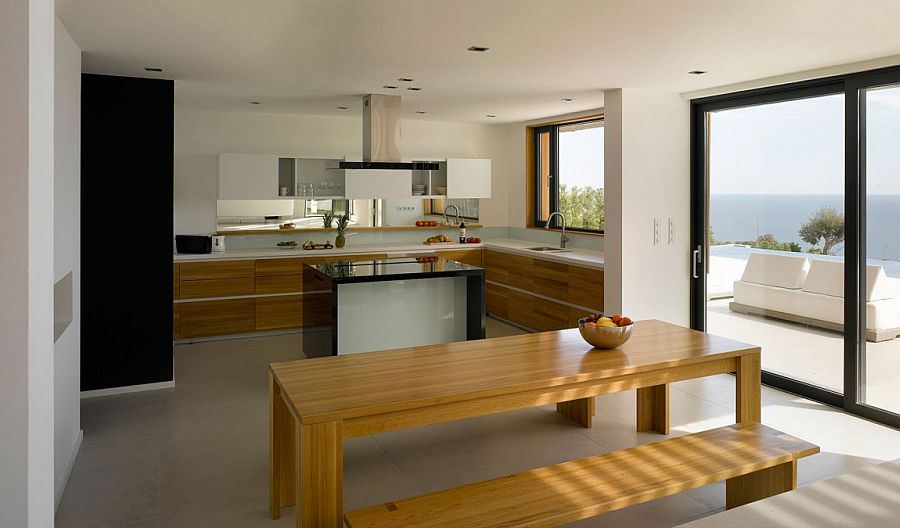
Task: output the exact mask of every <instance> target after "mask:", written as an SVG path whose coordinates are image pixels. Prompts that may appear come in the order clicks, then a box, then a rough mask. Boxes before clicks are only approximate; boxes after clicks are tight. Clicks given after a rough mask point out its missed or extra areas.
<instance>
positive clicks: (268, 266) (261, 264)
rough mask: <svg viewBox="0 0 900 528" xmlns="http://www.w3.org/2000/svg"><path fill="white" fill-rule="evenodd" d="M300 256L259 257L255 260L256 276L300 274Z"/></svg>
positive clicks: (301, 269)
mask: <svg viewBox="0 0 900 528" xmlns="http://www.w3.org/2000/svg"><path fill="white" fill-rule="evenodd" d="M303 260H304V259H301V258H278V259H260V260H257V261H256V276H257V277H263V276H265V277H268V276H277V275H300V274H302V273H303V266H304V265H305V264H304V262H303Z"/></svg>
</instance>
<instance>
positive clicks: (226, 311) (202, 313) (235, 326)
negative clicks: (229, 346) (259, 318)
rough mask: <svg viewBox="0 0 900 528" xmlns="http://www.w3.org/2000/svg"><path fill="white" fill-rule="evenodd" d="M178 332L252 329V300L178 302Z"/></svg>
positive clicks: (192, 334)
mask: <svg viewBox="0 0 900 528" xmlns="http://www.w3.org/2000/svg"><path fill="white" fill-rule="evenodd" d="M180 305H181V306H180V312H181V313H180V315H181V331H180V336H181V337H182V338H186V337H203V336H214V335H227V334H241V333H246V332H253V331H254V330H255V329H256V300H255V299H229V300H225V301H199V302H189V303H180Z"/></svg>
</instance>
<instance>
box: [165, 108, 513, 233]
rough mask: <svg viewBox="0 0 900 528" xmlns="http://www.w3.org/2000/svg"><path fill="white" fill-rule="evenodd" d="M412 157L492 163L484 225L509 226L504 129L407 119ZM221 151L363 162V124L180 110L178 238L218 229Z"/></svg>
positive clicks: (405, 140) (407, 151)
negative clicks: (354, 158)
mask: <svg viewBox="0 0 900 528" xmlns="http://www.w3.org/2000/svg"><path fill="white" fill-rule="evenodd" d="M402 127H403V128H402V134H403V135H402V139H401V152H402V154H403V156H404V157H421V158H446V157H458V158H467V157H468V158H490V159H491V160H492V172H493V177H492V178H493V182H494V187H493V190H492V193H493V197H492V198H490V199H484V200H483V201H482V203H483V205H482V207H481V209H482V211H483V212H484V213H483V215H482V217H483V218H482V219H481V222H482V223H484V224H485V225H506V222H507V217H508V213H507V203H508V202H507V196H506V192H505V191H506V183H505V182H506V181H507V178H506V177H505V175H506V172H507V171H508V166H509V165H508V155H507V152H506V143H505V140H504V134H503V128H502V127H500V126H496V125H476V124H460V123H440V122H433V121H419V120H405V121H403V125H402ZM220 152H246V153H260V154H266V153H271V154H292V155H303V156H310V157H335V158H340V157H343V156H360V155H362V117H361V116H350V117H324V116H311V115H295V114H262V113H251V112H220V111H210V110H195V109H186V108H177V109H176V111H175V232H176V233H208V232H212V231H214V230H215V220H216V185H217V183H216V182H217V163H218V159H217V156H218V154H219V153H220Z"/></svg>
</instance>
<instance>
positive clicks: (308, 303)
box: [303, 292, 331, 327]
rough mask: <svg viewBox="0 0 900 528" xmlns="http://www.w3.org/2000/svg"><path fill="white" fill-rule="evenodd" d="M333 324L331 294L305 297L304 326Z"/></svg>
mask: <svg viewBox="0 0 900 528" xmlns="http://www.w3.org/2000/svg"><path fill="white" fill-rule="evenodd" d="M328 324H331V292H328V293H311V294H308V295H304V296H303V326H304V327H309V326H325V325H328Z"/></svg>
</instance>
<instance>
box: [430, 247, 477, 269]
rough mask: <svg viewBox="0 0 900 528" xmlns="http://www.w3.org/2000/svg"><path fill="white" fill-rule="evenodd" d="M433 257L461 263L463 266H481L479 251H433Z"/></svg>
mask: <svg viewBox="0 0 900 528" xmlns="http://www.w3.org/2000/svg"><path fill="white" fill-rule="evenodd" d="M434 256H436V257H440V258H445V259H447V260H455V261H457V262H462V263H463V264H470V265H472V266H478V267H479V268H480V267H482V265H483V258H482V251H481V249H453V250H448V251H435V252H434Z"/></svg>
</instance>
